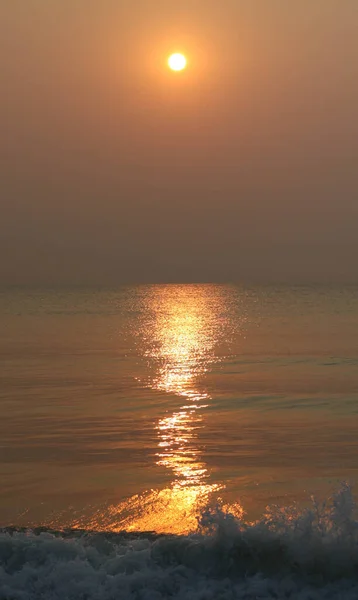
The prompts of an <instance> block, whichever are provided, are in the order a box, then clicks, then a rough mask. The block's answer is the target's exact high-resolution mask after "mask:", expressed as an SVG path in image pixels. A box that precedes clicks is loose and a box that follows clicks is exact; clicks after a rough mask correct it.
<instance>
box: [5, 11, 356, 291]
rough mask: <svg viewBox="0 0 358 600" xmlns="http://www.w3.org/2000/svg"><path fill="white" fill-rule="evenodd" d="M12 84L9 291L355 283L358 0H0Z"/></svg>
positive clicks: (8, 87)
mask: <svg viewBox="0 0 358 600" xmlns="http://www.w3.org/2000/svg"><path fill="white" fill-rule="evenodd" d="M173 51H183V52H184V53H186V55H187V57H188V60H189V68H188V70H187V71H186V72H185V73H181V74H174V73H172V72H170V71H169V70H168V68H167V66H166V59H167V56H168V55H169V54H170V53H171V52H173ZM0 90H1V94H0V128H1V136H0V175H1V176H0V194H1V196H0V202H1V212H0V280H1V282H3V283H34V284H38V283H48V284H54V283H79V284H87V283H94V284H97V283H98V284H101V283H104V284H116V283H121V282H137V281H155V282H157V281H245V280H250V281H251V280H255V281H260V280H262V281H278V280H279V281H282V280H290V281H306V280H307V281H313V280H317V281H357V280H358V263H357V257H358V1H357V0H220V1H218V0H180V1H178V2H175V1H174V0H166V1H164V0H0Z"/></svg>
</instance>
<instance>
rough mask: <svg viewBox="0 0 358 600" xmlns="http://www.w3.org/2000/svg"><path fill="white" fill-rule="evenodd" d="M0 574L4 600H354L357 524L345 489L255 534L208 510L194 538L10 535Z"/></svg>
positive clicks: (278, 515)
mask: <svg viewBox="0 0 358 600" xmlns="http://www.w3.org/2000/svg"><path fill="white" fill-rule="evenodd" d="M0 565H1V566H0V598H1V599H2V600H5V599H6V600H30V599H31V600H32V599H35V598H36V599H39V598H43V599H46V600H75V599H76V600H78V599H79V600H85V599H86V600H92V599H93V600H115V599H117V598H118V599H123V600H127V599H131V600H160V599H164V598H173V599H178V600H189V599H190V600H196V599H200V600H229V599H230V600H233V599H236V598H237V599H247V600H248V599H255V598H256V599H261V600H264V599H265V600H268V599H271V598H276V599H278V598H279V599H281V598H285V599H290V598H295V599H296V598H297V599H300V600H308V599H310V600H318V599H321V598H324V599H331V598H332V599H333V598H334V599H335V600H342V599H344V600H353V599H354V600H356V599H357V598H358V522H357V520H356V517H355V508H354V504H353V499H352V494H351V491H350V489H349V487H348V486H343V487H342V489H341V490H340V492H339V493H338V494H337V495H336V496H335V497H334V498H333V499H332V500H331V501H330V502H329V503H327V505H323V506H318V505H316V504H313V505H312V507H311V508H310V509H307V510H304V511H298V510H297V509H295V508H291V509H285V510H282V509H280V508H273V509H271V510H270V511H268V512H267V514H266V515H265V516H264V517H263V518H262V519H261V520H260V521H259V522H257V523H255V524H245V523H243V522H240V521H238V520H237V519H235V518H234V517H232V516H231V515H229V514H226V513H223V512H222V511H220V510H219V509H215V510H214V509H213V510H208V511H207V512H206V513H205V514H203V515H202V518H201V522H200V528H199V532H198V533H197V534H195V535H190V536H157V535H151V534H138V535H135V534H124V533H123V534H121V533H119V534H113V533H89V532H79V531H77V532H76V531H68V532H58V533H56V532H50V531H40V530H38V531H36V530H35V531H34V530H31V531H18V530H15V529H6V530H3V531H2V532H1V533H0Z"/></svg>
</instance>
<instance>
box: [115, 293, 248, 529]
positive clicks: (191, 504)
mask: <svg viewBox="0 0 358 600" xmlns="http://www.w3.org/2000/svg"><path fill="white" fill-rule="evenodd" d="M152 305H153V308H154V315H155V318H154V326H153V330H152V331H151V337H152V342H153V343H152V346H151V347H150V349H149V350H148V352H147V356H148V357H149V358H150V359H151V360H155V361H156V362H157V363H158V365H160V366H159V369H158V375H157V377H156V378H155V379H154V380H153V381H152V382H151V386H152V387H153V388H154V389H157V390H159V391H164V392H166V393H168V394H170V395H173V394H175V395H176V396H177V397H178V398H179V399H181V403H180V406H179V408H178V410H176V411H175V412H173V413H171V414H169V415H166V416H165V417H163V418H161V419H160V420H159V422H158V424H157V431H158V436H159V444H158V446H159V451H158V452H157V465H158V466H161V467H165V468H166V469H168V470H169V471H171V472H172V475H173V479H172V483H171V486H170V487H168V488H165V489H164V490H161V491H160V492H157V491H153V492H151V493H149V496H148V495H147V497H146V499H145V500H146V501H145V504H146V505H147V506H148V503H149V510H148V511H146V512H144V513H142V515H141V516H140V517H139V518H134V519H133V520H132V522H131V523H128V527H127V529H129V530H136V531H144V530H146V531H148V530H152V531H158V532H159V531H160V532H165V533H187V532H189V531H193V530H195V529H196V528H197V526H198V520H197V517H198V516H199V514H200V511H201V510H202V509H204V508H205V507H206V506H207V505H208V503H209V497H210V495H212V494H213V493H214V492H219V490H220V489H223V487H224V486H223V485H221V484H217V483H210V481H209V477H210V473H209V470H208V467H207V465H206V464H205V462H204V460H203V456H202V454H203V452H202V450H201V449H200V446H199V440H198V433H199V431H200V430H201V429H202V428H203V412H204V411H205V409H206V408H208V403H209V401H210V396H209V394H208V393H207V392H206V391H205V390H204V389H202V388H201V387H200V377H202V376H203V375H205V373H206V371H207V370H208V368H209V366H210V364H211V363H212V362H214V360H215V346H216V344H217V343H218V341H219V340H218V338H219V337H220V333H221V332H220V329H221V325H220V319H219V318H218V312H219V310H220V308H222V307H221V306H220V303H218V298H215V296H214V295H213V294H212V290H211V288H210V286H189V287H188V286H173V287H172V286H168V287H164V288H157V291H156V294H155V295H154V297H153V299H152ZM143 499H144V498H142V500H143ZM232 510H233V511H235V512H236V514H237V513H238V512H239V513H241V508H240V507H239V506H236V507H232Z"/></svg>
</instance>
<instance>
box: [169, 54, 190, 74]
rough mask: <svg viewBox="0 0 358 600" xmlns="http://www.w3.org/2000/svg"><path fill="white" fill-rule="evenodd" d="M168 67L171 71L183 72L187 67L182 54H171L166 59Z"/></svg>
mask: <svg viewBox="0 0 358 600" xmlns="http://www.w3.org/2000/svg"><path fill="white" fill-rule="evenodd" d="M168 65H169V67H170V68H171V70H172V71H183V70H184V69H185V68H186V66H187V60H186V58H185V56H184V54H179V53H176V54H172V55H171V56H170V57H169V59H168Z"/></svg>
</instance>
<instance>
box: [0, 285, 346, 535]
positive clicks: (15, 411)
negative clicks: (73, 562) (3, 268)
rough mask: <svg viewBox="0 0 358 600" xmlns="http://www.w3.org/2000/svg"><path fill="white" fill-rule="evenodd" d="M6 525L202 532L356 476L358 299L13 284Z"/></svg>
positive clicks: (340, 293) (5, 373)
mask: <svg viewBox="0 0 358 600" xmlns="http://www.w3.org/2000/svg"><path fill="white" fill-rule="evenodd" d="M0 315H1V316H0V327H1V332H2V333H1V337H0V358H1V365H2V368H1V387H0V406H1V420H0V439H1V465H0V477H1V482H2V484H1V496H0V523H1V524H2V525H4V526H6V525H10V524H15V525H38V524H46V525H48V526H52V527H53V526H55V527H62V526H71V527H73V526H76V527H77V526H78V527H85V528H90V529H96V530H98V529H104V530H106V531H108V530H111V531H119V530H122V529H126V530H129V531H131V530H133V531H147V530H151V531H156V532H164V533H188V532H190V531H193V530H195V529H196V527H197V517H198V515H199V514H200V513H201V512H202V511H203V510H204V509H205V508H206V507H207V506H208V505H213V504H216V503H217V502H221V504H222V505H223V506H224V507H226V509H227V510H229V511H230V512H232V513H234V514H235V515H240V514H241V513H242V511H245V512H246V513H247V518H253V517H255V518H256V517H257V516H258V515H259V514H261V513H262V511H263V510H264V509H265V506H266V505H267V504H269V503H278V504H282V505H287V504H291V503H292V502H293V501H294V500H298V501H305V500H307V499H308V498H309V497H310V495H311V494H316V495H317V496H318V497H324V496H325V495H326V494H327V493H329V491H330V490H332V489H333V488H335V487H337V485H338V484H339V482H340V481H342V480H349V481H350V482H352V483H353V484H354V482H355V480H356V478H357V473H358V436H357V430H358V288H356V287H346V288H333V287H285V286H281V287H251V288H245V287H241V286H234V285H232V286H231V285H227V286H226V285H168V286H166V285H162V286H160V285H152V286H136V287H123V288H119V289H116V290H75V289H73V290H62V291H58V290H57V291H55V290H52V291H51V290H3V291H2V292H1V295H0Z"/></svg>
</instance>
